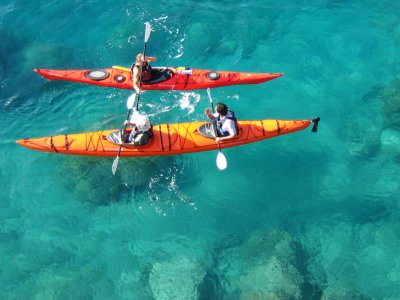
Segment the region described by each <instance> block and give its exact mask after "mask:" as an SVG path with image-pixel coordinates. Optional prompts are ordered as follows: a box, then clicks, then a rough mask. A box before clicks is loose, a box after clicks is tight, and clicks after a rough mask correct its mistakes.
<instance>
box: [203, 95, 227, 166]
mask: <svg viewBox="0 0 400 300" xmlns="http://www.w3.org/2000/svg"><path fill="white" fill-rule="evenodd" d="M207 95H208V98H209V99H210V103H211V108H212V112H213V113H214V103H213V99H212V97H211V91H210V88H207ZM213 127H214V133H215V137H217V136H218V135H217V123H216V122H215V121H214V122H213ZM227 166H228V161H227V160H226V157H225V155H224V154H223V153H222V151H221V146H220V144H219V142H218V155H217V167H218V169H220V170H225V169H226V167H227Z"/></svg>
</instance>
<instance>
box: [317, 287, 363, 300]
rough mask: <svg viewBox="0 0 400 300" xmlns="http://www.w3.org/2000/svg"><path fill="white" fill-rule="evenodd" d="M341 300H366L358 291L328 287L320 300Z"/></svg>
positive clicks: (349, 288)
mask: <svg viewBox="0 0 400 300" xmlns="http://www.w3.org/2000/svg"><path fill="white" fill-rule="evenodd" d="M331 299H342V300H367V299H370V298H369V297H366V296H365V295H363V294H362V293H360V292H359V291H357V290H356V289H354V288H351V287H348V288H346V287H328V288H327V289H325V290H324V292H323V294H322V297H321V300H331Z"/></svg>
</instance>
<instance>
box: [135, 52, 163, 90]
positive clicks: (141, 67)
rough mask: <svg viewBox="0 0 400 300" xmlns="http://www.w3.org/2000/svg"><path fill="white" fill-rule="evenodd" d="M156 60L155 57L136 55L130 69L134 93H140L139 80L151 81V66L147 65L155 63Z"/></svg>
mask: <svg viewBox="0 0 400 300" xmlns="http://www.w3.org/2000/svg"><path fill="white" fill-rule="evenodd" d="M156 60H157V59H156V58H155V57H153V56H143V54H142V53H139V54H138V55H136V61H135V63H134V64H133V65H132V67H131V71H132V81H133V88H134V90H135V91H136V93H138V94H139V91H140V80H142V82H144V81H147V80H150V79H151V66H150V64H149V63H150V62H155V61H156ZM140 71H142V72H140ZM140 73H141V74H142V78H140Z"/></svg>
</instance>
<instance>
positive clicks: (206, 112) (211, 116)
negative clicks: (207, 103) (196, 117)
mask: <svg viewBox="0 0 400 300" xmlns="http://www.w3.org/2000/svg"><path fill="white" fill-rule="evenodd" d="M204 113H205V114H206V115H207V117H208V118H209V119H211V120H212V119H214V116H213V114H212V113H211V111H210V109H209V108H206V110H205V111H204Z"/></svg>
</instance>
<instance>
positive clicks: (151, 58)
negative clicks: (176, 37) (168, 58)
mask: <svg viewBox="0 0 400 300" xmlns="http://www.w3.org/2000/svg"><path fill="white" fill-rule="evenodd" d="M145 60H146V61H147V62H155V61H156V60H157V58H156V57H155V56H146V57H145Z"/></svg>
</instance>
